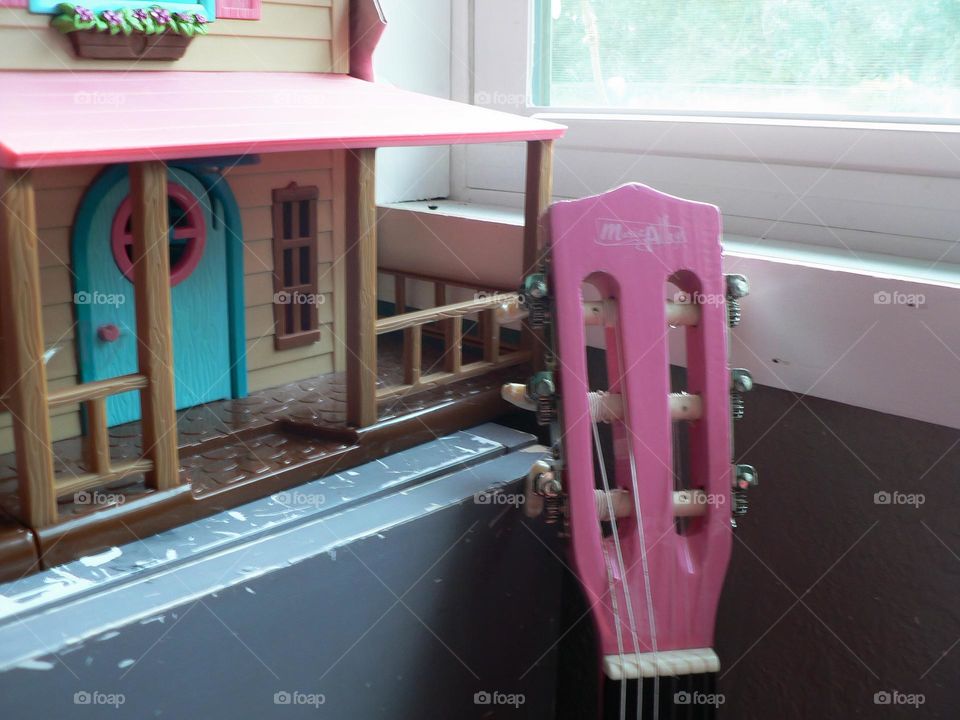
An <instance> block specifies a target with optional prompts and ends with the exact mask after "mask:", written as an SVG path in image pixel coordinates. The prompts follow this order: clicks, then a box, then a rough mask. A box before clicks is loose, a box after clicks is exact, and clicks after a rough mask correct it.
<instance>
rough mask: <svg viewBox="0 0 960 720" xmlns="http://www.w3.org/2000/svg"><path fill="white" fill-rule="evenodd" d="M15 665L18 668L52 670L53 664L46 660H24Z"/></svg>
mask: <svg viewBox="0 0 960 720" xmlns="http://www.w3.org/2000/svg"><path fill="white" fill-rule="evenodd" d="M17 667H18V668H19V669H20V670H53V668H54V667H55V666H54V664H53V663H52V662H48V661H47V660H24V661H23V662H22V663H20V664H19V665H17Z"/></svg>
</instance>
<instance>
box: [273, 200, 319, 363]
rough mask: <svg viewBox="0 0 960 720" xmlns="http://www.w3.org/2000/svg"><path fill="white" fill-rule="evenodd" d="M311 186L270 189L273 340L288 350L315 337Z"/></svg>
mask: <svg viewBox="0 0 960 720" xmlns="http://www.w3.org/2000/svg"><path fill="white" fill-rule="evenodd" d="M319 194H320V192H319V190H318V188H317V187H316V186H305V187H301V186H299V185H297V184H296V183H290V184H289V185H288V186H287V187H285V188H283V189H279V190H274V191H273V267H274V271H273V278H274V302H273V308H274V321H275V323H276V330H275V333H274V346H275V347H276V349H277V350H288V349H290V348H295V347H301V346H303V345H309V344H311V343H314V342H317V341H318V340H319V339H320V328H319V315H318V312H317V309H318V305H319V301H320V294H319V292H318V284H317V281H318V278H317V198H318V197H319Z"/></svg>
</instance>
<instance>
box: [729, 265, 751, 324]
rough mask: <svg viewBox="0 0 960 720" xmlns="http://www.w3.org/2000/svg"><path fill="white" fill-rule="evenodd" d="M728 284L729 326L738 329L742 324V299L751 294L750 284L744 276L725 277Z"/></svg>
mask: <svg viewBox="0 0 960 720" xmlns="http://www.w3.org/2000/svg"><path fill="white" fill-rule="evenodd" d="M724 279H725V280H726V284H727V324H728V325H729V326H730V327H732V328H733V327H737V325H739V324H740V298H744V297H746V296H747V295H749V294H750V283H749V282H748V281H747V278H746V277H745V276H744V275H725V276H724Z"/></svg>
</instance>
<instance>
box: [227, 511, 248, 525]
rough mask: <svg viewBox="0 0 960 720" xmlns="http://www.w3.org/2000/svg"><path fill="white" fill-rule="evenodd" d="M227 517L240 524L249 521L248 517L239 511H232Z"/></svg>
mask: <svg viewBox="0 0 960 720" xmlns="http://www.w3.org/2000/svg"><path fill="white" fill-rule="evenodd" d="M227 515H229V516H230V517H232V518H233V519H234V520H239V521H240V522H245V521H246V519H247V516H246V515H244V514H243V513H242V512H240V511H239V510H230V511H228V512H227Z"/></svg>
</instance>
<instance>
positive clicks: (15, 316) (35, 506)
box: [0, 170, 57, 528]
mask: <svg viewBox="0 0 960 720" xmlns="http://www.w3.org/2000/svg"><path fill="white" fill-rule="evenodd" d="M4 181H5V182H4V183H3V191H4V194H3V203H2V204H0V293H2V301H0V302H2V305H0V312H2V314H3V318H2V320H3V337H4V347H3V353H2V354H3V361H4V363H5V365H6V368H5V372H6V377H7V378H8V379H9V380H10V381H11V382H12V383H13V384H12V386H11V387H10V388H9V398H8V403H7V404H8V405H9V407H10V410H11V414H12V416H13V418H12V419H13V437H14V442H15V443H16V450H17V479H18V483H19V485H18V492H19V495H20V519H21V520H22V521H23V522H25V523H27V525H29V526H30V527H31V528H41V527H45V526H47V525H52V524H54V523H55V522H56V521H57V497H56V491H55V490H54V487H53V482H54V474H53V450H52V448H51V445H50V408H49V407H48V403H47V368H46V366H45V365H44V363H43V318H42V312H41V308H42V304H41V300H40V260H39V256H38V250H37V246H38V237H37V213H36V206H35V202H34V192H33V179H32V178H31V176H30V171H29V170H8V171H6V172H5V173H4Z"/></svg>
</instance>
